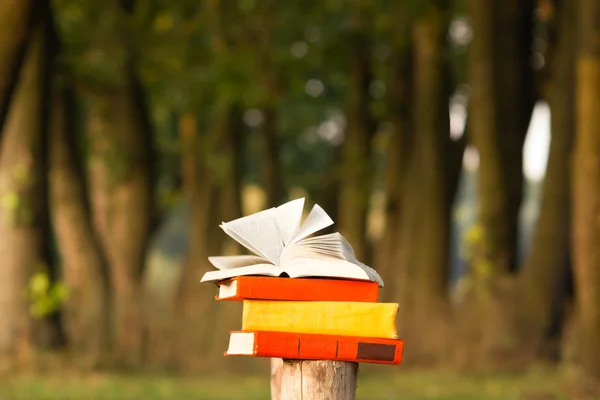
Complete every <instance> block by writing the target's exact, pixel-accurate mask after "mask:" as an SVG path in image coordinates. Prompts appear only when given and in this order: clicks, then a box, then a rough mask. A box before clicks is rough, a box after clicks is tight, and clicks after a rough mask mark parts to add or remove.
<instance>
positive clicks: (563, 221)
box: [512, 2, 575, 356]
mask: <svg viewBox="0 0 600 400" xmlns="http://www.w3.org/2000/svg"><path fill="white" fill-rule="evenodd" d="M555 13H556V15H557V16H558V23H557V27H556V35H557V38H556V40H555V41H556V42H555V43H552V46H553V47H554V50H553V52H552V57H551V58H550V62H551V68H550V71H549V72H548V74H549V77H550V81H549V90H548V97H549V98H548V101H549V104H550V107H551V110H552V113H551V128H550V129H551V132H552V138H551V142H550V153H549V159H548V167H547V171H546V177H545V179H544V184H543V185H544V186H543V189H542V197H541V200H540V201H541V204H540V215H539V217H538V222H537V226H536V228H535V229H536V230H535V233H534V236H533V239H532V243H531V248H530V250H529V253H528V254H527V257H526V259H525V261H524V263H523V267H522V273H521V274H520V275H519V277H518V281H517V288H516V290H517V294H516V296H514V300H515V302H516V303H515V304H513V305H512V306H513V307H514V310H515V313H516V314H517V320H516V321H515V322H516V323H515V325H516V328H517V334H518V336H519V337H520V340H521V348H522V349H528V350H529V351H531V352H533V355H534V356H535V355H539V354H540V352H542V351H545V350H546V349H547V347H548V346H547V344H548V342H547V340H546V339H547V338H548V334H549V329H550V326H551V323H552V321H553V319H554V318H556V317H555V315H557V314H558V315H560V314H561V313H562V303H563V297H562V295H561V293H562V292H563V290H561V287H563V286H564V285H565V282H564V279H565V276H566V273H567V272H568V271H567V270H568V267H569V255H570V249H569V246H570V243H569V240H570V239H569V238H570V233H569V226H570V223H571V216H570V215H571V211H570V181H571V179H570V175H569V168H568V167H567V166H568V165H569V163H570V161H569V160H570V157H571V150H572V141H573V133H572V132H573V129H574V127H575V124H574V122H575V115H574V111H575V109H574V91H573V86H574V70H573V59H574V53H573V49H574V48H575V46H574V23H575V21H574V3H573V2H562V4H561V6H560V8H558V9H557V10H556V12H555ZM557 297H558V304H557V301H556V298H557Z"/></svg>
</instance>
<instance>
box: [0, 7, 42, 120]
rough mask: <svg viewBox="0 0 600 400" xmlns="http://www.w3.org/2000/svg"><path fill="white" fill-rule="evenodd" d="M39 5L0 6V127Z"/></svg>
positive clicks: (37, 16)
mask: <svg viewBox="0 0 600 400" xmlns="http://www.w3.org/2000/svg"><path fill="white" fill-rule="evenodd" d="M42 3H43V1H34V0H23V1H10V0H4V1H2V2H1V3H0V27H1V28H0V29H1V32H0V38H1V39H0V60H2V61H0V126H3V125H4V121H5V119H6V116H7V113H8V109H9V104H10V98H11V95H12V92H13V90H14V88H15V86H16V84H17V81H18V77H19V73H20V71H21V67H22V64H23V61H24V57H25V54H26V50H27V46H28V43H29V42H30V38H31V37H32V35H33V32H34V26H35V23H36V21H37V19H38V18H39V14H40V12H41V10H42V9H43V6H41V4H42Z"/></svg>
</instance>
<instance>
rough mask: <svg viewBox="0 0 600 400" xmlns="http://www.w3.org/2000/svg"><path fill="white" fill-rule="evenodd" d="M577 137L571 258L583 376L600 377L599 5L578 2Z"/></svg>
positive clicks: (594, 2) (594, 379)
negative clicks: (599, 210) (599, 244)
mask: <svg viewBox="0 0 600 400" xmlns="http://www.w3.org/2000/svg"><path fill="white" fill-rule="evenodd" d="M577 4H578V9H577V27H578V29H577V34H578V35H577V43H578V46H577V50H576V73H575V88H576V93H577V95H576V117H577V124H576V137H575V147H574V155H573V192H572V193H573V242H572V246H573V261H574V265H573V267H574V278H575V287H576V293H577V294H576V299H575V301H576V313H577V322H578V335H577V347H578V350H579V351H578V354H577V356H578V360H579V365H580V367H581V375H582V376H583V377H584V378H587V379H589V380H590V382H593V381H596V382H597V381H598V379H600V247H599V246H598V243H600V224H599V221H600V214H599V213H598V209H599V207H600V203H599V199H600V184H599V182H600V164H599V163H598V159H599V158H600V134H599V132H600V43H599V42H598V40H597V38H598V36H599V35H600V3H598V2H597V1H594V0H579V1H578V3H577Z"/></svg>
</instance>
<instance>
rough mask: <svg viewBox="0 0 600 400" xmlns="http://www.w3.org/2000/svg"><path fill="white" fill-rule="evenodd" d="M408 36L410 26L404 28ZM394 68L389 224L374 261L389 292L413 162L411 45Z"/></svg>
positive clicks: (388, 170)
mask: <svg viewBox="0 0 600 400" xmlns="http://www.w3.org/2000/svg"><path fill="white" fill-rule="evenodd" d="M400 33H402V34H404V35H405V36H406V37H409V36H408V35H409V34H410V32H409V31H408V24H407V26H406V29H405V30H404V29H403V30H401V32H400ZM396 51H397V52H398V55H397V56H396V58H395V62H394V64H393V65H394V67H393V71H392V74H393V76H392V83H391V85H390V86H391V90H390V92H391V93H390V104H391V111H392V113H393V115H392V116H391V120H392V125H393V132H392V133H391V136H390V139H389V143H388V147H387V155H386V166H385V178H386V180H385V185H386V199H385V228H384V231H383V234H382V236H381V239H380V240H379V243H378V249H377V252H375V254H374V255H375V260H374V265H375V268H376V269H377V271H378V272H379V274H380V275H381V277H382V279H383V280H384V282H385V283H386V290H385V293H387V294H389V295H393V294H394V287H393V285H394V280H393V276H394V271H395V270H394V269H393V266H394V265H395V260H394V255H395V249H396V245H397V242H398V240H399V238H398V235H400V233H401V232H400V229H399V227H400V225H401V223H402V218H403V212H402V211H403V203H402V199H403V194H404V189H405V179H406V169H407V166H408V164H409V162H408V161H409V156H410V149H411V144H412V140H413V138H412V129H411V127H410V115H409V114H410V113H409V112H408V110H409V106H408V104H409V103H410V99H411V96H410V95H411V90H410V82H411V65H410V62H411V59H410V52H411V47H410V46H408V44H405V45H403V46H402V47H401V48H400V49H398V50H396Z"/></svg>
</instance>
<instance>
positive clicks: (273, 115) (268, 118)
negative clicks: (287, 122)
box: [261, 107, 284, 207]
mask: <svg viewBox="0 0 600 400" xmlns="http://www.w3.org/2000/svg"><path fill="white" fill-rule="evenodd" d="M263 113H264V119H263V124H262V130H263V137H264V140H263V152H262V157H261V158H262V160H263V161H262V177H263V184H264V187H265V195H266V199H267V207H277V206H278V205H280V203H281V201H282V199H283V197H284V190H283V185H282V177H281V165H280V162H279V138H278V136H279V134H278V132H277V111H275V109H273V108H272V107H265V108H264V109H263Z"/></svg>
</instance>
